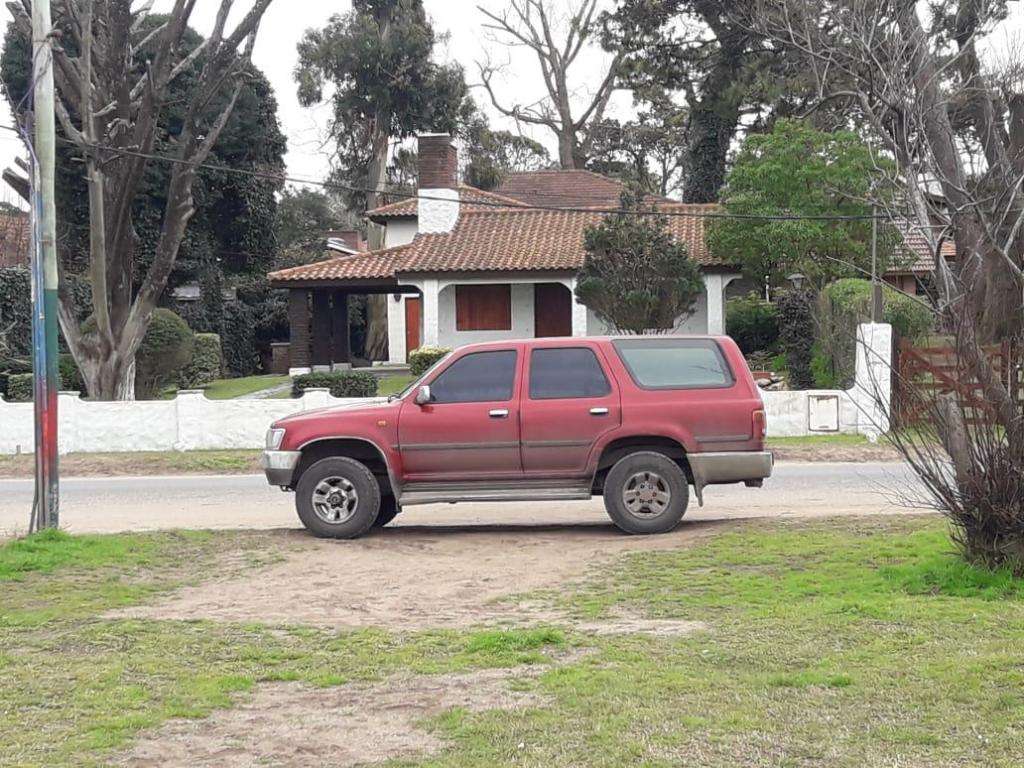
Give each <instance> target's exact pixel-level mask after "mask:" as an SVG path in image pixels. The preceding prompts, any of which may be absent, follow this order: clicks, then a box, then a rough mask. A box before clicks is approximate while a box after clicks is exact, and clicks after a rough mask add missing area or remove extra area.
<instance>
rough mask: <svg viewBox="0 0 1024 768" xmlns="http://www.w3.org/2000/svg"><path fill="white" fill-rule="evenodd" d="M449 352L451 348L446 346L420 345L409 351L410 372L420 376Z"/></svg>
mask: <svg viewBox="0 0 1024 768" xmlns="http://www.w3.org/2000/svg"><path fill="white" fill-rule="evenodd" d="M449 352H451V350H450V349H448V348H446V347H420V348H419V349H417V350H416V351H415V352H410V353H409V372H410V373H412V375H413V376H415V377H416V378H419V377H420V376H422V375H423V374H424V373H426V372H427V371H428V370H429V369H430V368H431V367H432V366H433V365H434V363H436V362H437V361H438V360H440V359H441V358H442V357H444V356H445V355H447V354H448V353H449Z"/></svg>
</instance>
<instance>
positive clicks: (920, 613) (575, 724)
mask: <svg viewBox="0 0 1024 768" xmlns="http://www.w3.org/2000/svg"><path fill="white" fill-rule="evenodd" d="M718 530H719V531H720V532H719V533H715V530H714V529H713V530H712V532H711V535H710V536H709V537H708V538H707V539H705V540H704V541H703V542H701V543H698V544H696V545H694V546H693V547H691V548H686V549H676V550H668V551H660V552H645V553H638V554H633V555H630V556H628V557H626V558H625V559H623V560H621V561H619V562H618V563H617V564H613V565H612V566H610V567H607V568H605V569H604V570H603V571H599V572H598V571H595V572H594V573H592V575H591V577H590V578H589V579H588V580H587V581H585V582H584V583H582V584H581V585H578V586H576V587H567V588H566V589H564V590H563V591H561V592H557V593H550V594H545V595H531V596H530V600H531V602H536V601H537V600H546V601H549V602H551V603H553V604H554V605H558V606H561V607H562V609H564V610H566V611H568V612H569V614H570V615H572V614H575V615H577V616H579V617H581V618H585V619H588V620H593V619H595V618H598V617H602V616H605V615H609V614H616V613H621V612H628V613H635V614H641V615H645V616H649V617H664V618H680V619H686V620H690V621H699V622H704V624H705V625H706V627H707V629H706V630H705V631H698V632H697V633H695V634H691V635H688V636H682V637H652V636H644V635H624V636H617V637H613V636H605V637H597V636H589V635H584V634H580V633H578V632H574V631H573V630H572V626H571V625H569V624H566V625H565V626H558V625H557V624H558V623H557V622H556V624H555V625H551V626H540V627H534V628H523V629H521V630H508V631H496V630H481V631H459V632H457V631H431V632H415V633H405V634H394V633H391V632H388V631H387V628H380V629H376V630H363V631H358V632H328V631H324V630H317V629H312V628H302V627H291V628H287V629H282V628H268V627H266V626H262V625H259V624H249V625H232V624H217V623H212V622H197V623H187V622H173V621H150V620H146V621H141V620H115V619H110V618H103V614H104V612H105V611H107V610H109V609H110V608H112V607H116V606H124V605H131V604H136V603H140V602H145V601H148V600H152V599H154V598H155V597H156V596H158V595H159V594H160V593H163V592H166V591H167V590H170V589H172V588H174V587H175V586H177V585H179V584H185V583H193V582H197V581H201V580H211V579H217V578H219V577H221V576H222V574H223V569H224V568H226V567H230V568H232V569H233V571H232V572H234V573H237V572H238V569H239V568H259V567H264V565H265V564H266V563H267V562H268V561H272V560H273V559H275V558H276V557H279V556H280V555H281V552H280V551H279V548H280V547H281V546H288V547H293V548H294V547H302V546H304V545H305V544H304V542H303V540H301V539H298V540H291V543H290V544H287V545H282V543H281V541H282V540H281V539H280V537H277V538H273V537H270V536H267V535H262V534H256V533H253V534H241V533H217V534H211V533H183V534H160V535H156V534H154V535H137V536H114V537H82V538H75V539H71V538H68V537H64V536H53V535H44V537H42V538H38V539H36V540H33V541H30V542H28V543H24V542H23V543H16V544H9V545H7V546H6V547H2V548H0V675H2V679H3V685H2V686H0V765H26V766H28V765H98V764H103V763H105V762H107V761H108V760H109V759H110V757H111V755H112V750H116V749H117V748H119V747H123V746H124V745H125V744H126V743H127V742H128V741H129V740H130V739H132V738H133V736H134V735H135V734H136V733H138V731H139V730H140V729H142V728H146V727H149V726H153V725H155V724H158V723H160V722H162V721H164V720H166V719H167V718H170V717H190V718H196V717H204V716H205V715H206V714H208V713H209V712H210V711H211V710H212V709H213V708H216V707H228V706H231V705H232V702H233V701H235V700H236V699H235V697H237V696H243V697H244V696H245V695H246V694H247V692H249V691H251V690H252V689H253V688H254V686H256V685H258V684H259V683H260V682H263V681H282V680H287V681H305V682H308V683H311V684H313V685H320V686H336V685H343V684H345V683H346V682H349V681H352V680H362V679H379V678H381V677H383V676H386V675H389V674H391V673H394V672H398V671H411V672H413V673H428V672H429V673H436V672H444V671H454V670H465V669H472V668H482V667H509V668H518V667H524V668H525V667H526V666H536V665H538V664H539V665H544V667H542V668H544V669H546V671H545V672H544V673H543V674H542V675H541V676H540V677H537V678H524V679H522V680H521V681H520V682H519V683H518V684H517V685H518V687H520V688H523V689H526V690H535V691H536V692H537V693H539V694H541V695H542V698H541V699H540V700H539V702H538V703H537V704H536V705H535V706H533V707H532V708H527V709H523V710H515V711H499V710H490V711H482V712H476V711H469V710H462V709H456V710H452V711H450V712H447V713H445V714H443V715H442V716H440V717H437V718H435V719H434V720H432V721H430V722H429V723H427V724H426V725H427V726H428V727H430V728H432V729H434V730H435V731H437V732H438V733H439V734H440V735H442V736H444V737H446V738H447V739H448V740H449V741H450V747H449V748H448V749H447V750H446V751H445V752H443V753H442V754H440V755H438V756H436V757H434V758H427V759H424V760H423V761H420V762H416V761H412V762H410V763H402V765H423V766H439V765H444V766H467V767H468V766H491V765H494V766H504V765H521V766H549V765H574V766H595V767H596V766H602V767H604V766H607V767H609V768H610V767H612V766H624V765H638V766H649V767H651V768H653V767H658V768H661V767H664V768H668V766H677V765H694V766H730V767H731V766H762V765H778V766H821V765H828V766H850V767H851V768H853V767H854V766H857V767H858V768H859V767H860V766H883V765H884V766H895V765H899V766H909V767H914V766H920V767H922V768H923V767H924V766H954V765H956V766H1015V765H1018V764H1019V755H1020V754H1021V753H1022V751H1024V731H1022V730H1021V728H1020V723H1021V722H1022V721H1024V666H1022V663H1021V659H1022V658H1024V583H1022V582H1021V581H1020V580H1016V579H1013V578H1012V577H1010V576H1009V575H1007V574H987V573H981V572H978V571H976V570H974V569H971V568H968V567H966V566H963V565H961V564H959V562H958V561H957V560H956V559H955V557H954V556H953V555H952V554H951V553H950V545H949V542H948V538H947V536H946V533H945V531H944V529H943V524H942V523H941V522H940V521H938V520H937V519H935V518H904V519H894V518H889V519H880V518H868V519H857V520H849V519H846V520H825V521H816V522H813V523H800V522H788V523H769V522H765V523H756V524H747V525H740V526H732V527H730V528H724V527H723V528H721V529H718ZM226 551H230V552H233V553H237V555H236V556H234V557H232V558H231V564H230V566H228V565H226V564H224V562H223V560H222V559H221V558H219V557H218V553H223V552H226ZM510 610H512V608H511V607H510ZM560 648H561V649H563V650H567V649H569V648H577V649H587V650H588V651H589V653H586V654H583V655H577V656H573V657H569V658H568V659H566V660H564V661H562V662H557V661H556V662H552V661H551V660H550V658H549V656H548V655H547V654H546V653H545V651H552V650H557V649H560Z"/></svg>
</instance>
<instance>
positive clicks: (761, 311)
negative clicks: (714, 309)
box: [725, 292, 779, 355]
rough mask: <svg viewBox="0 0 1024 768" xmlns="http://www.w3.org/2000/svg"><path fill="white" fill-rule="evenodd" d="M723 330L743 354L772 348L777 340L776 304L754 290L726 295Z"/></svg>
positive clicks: (777, 316) (777, 315)
mask: <svg viewBox="0 0 1024 768" xmlns="http://www.w3.org/2000/svg"><path fill="white" fill-rule="evenodd" d="M725 331H726V333H728V334H729V336H731V337H732V339H733V341H735V342H736V344H737V345H739V348H740V350H741V351H742V352H743V354H744V355H749V354H751V353H753V352H762V351H767V350H771V349H774V348H775V345H776V343H777V342H778V340H779V313H778V310H777V309H776V307H775V305H773V304H771V303H770V302H767V301H765V300H764V297H762V296H760V295H758V294H757V293H753V292H752V293H749V294H747V295H746V296H743V297H742V298H736V299H729V301H728V302H727V304H726V309H725Z"/></svg>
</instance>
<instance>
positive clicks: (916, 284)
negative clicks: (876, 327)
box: [883, 221, 956, 296]
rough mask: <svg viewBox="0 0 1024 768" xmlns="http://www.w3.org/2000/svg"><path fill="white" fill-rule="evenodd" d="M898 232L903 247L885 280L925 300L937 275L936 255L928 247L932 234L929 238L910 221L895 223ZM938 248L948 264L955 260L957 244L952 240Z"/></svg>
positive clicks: (947, 240) (944, 240)
mask: <svg viewBox="0 0 1024 768" xmlns="http://www.w3.org/2000/svg"><path fill="white" fill-rule="evenodd" d="M896 229H897V230H898V231H899V233H900V235H901V236H902V247H901V248H899V249H898V250H897V253H896V257H895V258H894V259H893V264H892V266H890V267H889V269H888V270H886V273H885V275H884V276H883V279H884V280H885V282H887V283H889V284H890V285H892V286H893V287H895V288H896V289H898V290H900V291H902V292H903V293H906V294H908V295H910V296H925V295H927V294H929V293H931V290H930V286H931V281H932V276H933V275H934V274H935V253H934V252H933V250H932V245H931V244H930V243H929V240H930V237H929V235H931V233H927V234H926V233H925V232H924V231H922V230H921V227H920V226H917V225H914V224H911V223H910V222H909V221H908V222H896ZM938 247H939V248H941V249H942V255H943V256H944V257H945V259H946V260H947V261H948V262H952V261H955V260H956V243H955V242H954V241H953V240H952V238H948V237H947V238H943V239H942V241H941V242H940V243H939V244H938Z"/></svg>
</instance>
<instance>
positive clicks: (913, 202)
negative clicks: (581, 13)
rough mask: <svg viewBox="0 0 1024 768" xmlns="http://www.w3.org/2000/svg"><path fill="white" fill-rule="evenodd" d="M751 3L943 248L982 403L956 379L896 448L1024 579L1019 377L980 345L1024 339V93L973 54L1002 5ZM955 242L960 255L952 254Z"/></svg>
mask: <svg viewBox="0 0 1024 768" xmlns="http://www.w3.org/2000/svg"><path fill="white" fill-rule="evenodd" d="M755 6H756V7H755V8H754V9H753V13H752V16H751V17H750V18H751V23H752V24H754V25H757V26H758V27H759V28H760V29H762V30H763V31H764V32H766V33H767V34H768V35H769V36H770V37H771V38H772V39H774V40H775V41H776V42H777V43H778V44H780V45H783V46H786V47H788V48H790V49H792V50H793V51H796V52H798V53H799V54H800V55H801V56H802V57H803V59H804V61H805V62H806V64H807V67H808V70H809V71H810V72H813V75H814V77H815V79H816V83H817V86H818V90H819V94H818V96H819V98H818V103H819V104H825V103H829V104H831V105H833V106H834V105H835V104H836V103H841V104H844V105H845V106H846V109H847V113H848V115H849V116H850V117H851V118H852V119H854V120H856V121H857V122H858V124H860V125H861V126H862V127H863V129H864V130H865V131H866V132H867V133H868V135H870V136H871V137H872V138H873V139H874V140H875V141H876V142H877V143H878V151H879V153H880V154H884V155H885V156H886V157H887V158H888V159H890V160H894V161H895V168H896V173H895V176H894V177H893V178H892V181H894V182H896V183H897V184H899V188H900V189H901V191H902V195H901V196H900V202H901V209H900V210H897V211H893V214H894V215H897V216H901V217H902V216H910V217H911V219H912V220H913V221H914V222H915V223H916V225H917V227H918V228H919V230H920V232H921V233H922V234H924V235H925V236H926V237H927V238H928V239H929V241H930V244H931V246H932V250H933V252H934V253H935V258H936V266H935V275H934V279H935V283H936V286H937V290H938V295H939V304H938V309H939V319H940V327H941V328H942V329H943V330H944V331H945V332H946V333H948V334H949V335H950V336H951V337H952V340H953V348H954V357H955V361H956V362H955V366H954V367H955V369H956V371H957V376H958V378H959V380H960V382H961V383H963V384H969V385H970V386H972V387H976V388H977V390H978V392H979V393H980V396H979V397H977V398H973V399H972V398H965V397H964V393H963V391H962V390H961V389H960V385H958V386H953V387H950V388H949V389H950V391H948V392H944V393H939V395H938V396H936V397H934V398H931V400H930V402H929V403H928V404H927V407H923V408H921V409H919V410H920V412H921V414H922V418H923V425H924V427H923V429H921V430H920V431H917V432H897V433H896V440H897V444H898V446H899V447H900V448H901V449H902V450H903V453H904V455H905V456H906V457H907V458H908V459H909V460H910V461H911V463H912V464H913V466H914V467H915V469H917V471H918V474H919V475H920V476H921V478H922V479H923V480H924V481H925V483H926V485H927V486H928V487H929V489H930V490H931V492H932V496H933V500H934V502H935V504H936V506H937V507H938V508H939V509H941V510H942V511H944V512H945V513H947V515H949V516H950V518H951V519H952V520H953V522H954V524H955V525H956V526H957V531H958V536H959V538H960V540H961V543H964V542H966V545H965V546H964V550H965V551H966V552H967V553H968V555H969V556H970V557H972V559H976V560H979V561H983V562H985V563H987V564H990V565H992V564H996V565H999V564H1008V563H1012V565H1013V567H1014V568H1016V569H1018V570H1024V541H1022V536H1024V492H1022V491H1024V489H1022V487H1021V484H1020V483H1019V482H1018V480H1019V478H1021V477H1024V419H1022V414H1021V407H1020V403H1019V401H1018V399H1017V396H1018V392H1017V391H1016V390H1017V389H1018V387H1019V383H1018V381H1017V376H1018V374H1017V373H1015V372H1011V373H1007V374H1006V375H999V373H998V372H997V371H996V369H994V368H993V366H992V365H991V364H990V361H989V359H988V357H987V356H986V352H985V349H984V345H985V344H986V343H990V342H994V341H1003V340H1013V341H1015V342H1018V343H1019V342H1020V341H1021V328H1022V322H1024V302H1022V297H1024V271H1022V265H1024V243H1022V238H1021V234H1022V233H1021V229H1022V228H1024V198H1022V185H1024V90H1022V89H1021V88H1020V85H1021V82H1020V79H1019V78H1018V77H1015V76H1013V74H1014V73H1013V71H1006V70H1004V71H1002V72H998V71H995V70H993V69H992V68H989V67H986V66H985V65H984V64H983V62H982V58H981V56H980V55H979V53H978V44H979V41H981V40H982V39H983V38H985V37H986V36H987V35H989V34H990V33H991V32H992V31H993V29H994V28H995V27H996V26H997V25H998V23H999V22H1000V21H1001V20H1002V19H1003V18H1005V13H1006V2H1005V0H934V1H933V2H930V3H929V4H928V13H929V17H928V19H927V20H925V19H924V18H922V15H921V14H922V11H921V10H920V9H919V7H918V4H917V3H914V2H910V1H909V0H826V2H819V1H818V0H758V2H757V3H756V4H755ZM1019 69H1020V60H1019V57H1018V58H1017V59H1016V64H1015V70H1017V71H1019ZM881 165H882V164H880V167H881ZM947 239H951V240H952V241H953V242H955V244H956V258H955V260H947V259H946V258H944V257H943V252H942V249H941V243H942V241H944V240H947ZM905 384H910V385H913V384H914V382H905ZM911 391H912V390H911ZM929 433H930V434H931V435H932V436H934V438H935V440H934V441H929V439H928V435H929ZM935 445H941V446H942V447H943V448H944V449H945V452H944V454H945V455H943V454H942V452H941V451H940V452H936V451H935V450H933V448H934V446H935ZM947 456H948V459H947ZM1014 478H1016V479H1017V480H1014Z"/></svg>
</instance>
